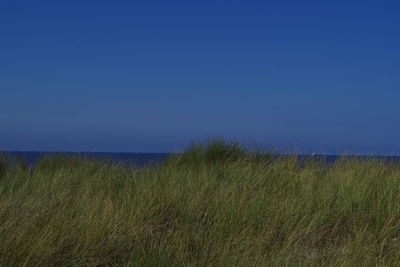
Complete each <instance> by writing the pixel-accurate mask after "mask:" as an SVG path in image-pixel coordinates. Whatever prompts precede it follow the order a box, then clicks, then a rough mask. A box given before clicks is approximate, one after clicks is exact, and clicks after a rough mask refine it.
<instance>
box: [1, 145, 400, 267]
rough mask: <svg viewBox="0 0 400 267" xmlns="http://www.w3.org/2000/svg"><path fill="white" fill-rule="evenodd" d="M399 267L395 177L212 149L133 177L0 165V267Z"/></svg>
mask: <svg viewBox="0 0 400 267" xmlns="http://www.w3.org/2000/svg"><path fill="white" fill-rule="evenodd" d="M399 263H400V165H399V164H396V163H387V162H384V161H381V160H378V159H356V158H351V159H350V158H343V159H340V160H338V161H337V162H336V163H334V164H326V163H324V162H323V161H321V160H312V159H310V160H308V161H307V162H304V163H302V164H299V162H298V160H297V157H296V156H295V155H293V156H291V157H278V156H273V155H271V154H270V153H264V154H263V153H251V152H248V151H246V150H245V149H243V147H242V146H240V144H237V143H229V142H225V141H223V140H216V141H213V142H209V143H206V144H203V145H195V146H193V147H191V148H190V149H188V150H187V151H186V152H185V153H183V154H181V155H174V156H172V157H171V158H169V159H168V160H167V162H166V163H165V164H161V165H157V166H151V167H147V168H141V169H135V168H131V167H127V166H124V165H122V164H115V163H113V164H112V163H108V162H102V161H99V160H92V159H89V158H82V157H74V156H63V155H59V156H57V157H52V158H46V159H43V160H42V161H41V162H39V164H37V165H36V166H35V167H32V168H27V167H26V166H20V165H19V164H14V165H12V164H10V163H9V162H8V161H7V160H5V157H0V266H20V265H24V266H71V265H72V266H285V265H286V266H323V265H331V266H370V265H378V266H382V265H393V266H396V265H397V266H398V265H399Z"/></svg>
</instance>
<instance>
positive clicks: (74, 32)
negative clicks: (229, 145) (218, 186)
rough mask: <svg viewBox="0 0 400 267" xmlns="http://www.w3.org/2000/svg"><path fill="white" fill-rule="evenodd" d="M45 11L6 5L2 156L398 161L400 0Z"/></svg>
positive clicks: (0, 11) (0, 56)
mask: <svg viewBox="0 0 400 267" xmlns="http://www.w3.org/2000/svg"><path fill="white" fill-rule="evenodd" d="M37 2H38V1H25V2H23V1H1V3H0V148H3V149H5V150H24V151H89V152H101V151H114V152H170V151H178V150H180V149H182V148H184V147H185V146H187V145H188V144H189V143H191V142H196V141H199V140H204V139H205V138H207V137H210V136H225V137H227V138H232V139H235V140H239V141H242V142H244V143H245V144H247V145H250V146H258V147H270V146H275V147H278V148H279V149H296V150H297V151H298V152H301V153H302V152H303V153H310V152H322V153H329V154H335V153H341V152H343V150H349V151H350V152H353V153H363V154H386V155H400V142H399V136H400V123H399V116H400V105H399V100H400V49H399V48H400V31H399V29H400V16H399V14H400V4H397V3H396V2H395V1H393V2H389V1H387V2H385V1H365V2H360V1H354V2H352V1H343V2H341V3H339V2H336V3H328V2H327V1H313V2H310V1H309V2H303V1H302V2H303V3H299V2H300V1H292V2H290V1H275V3H274V2H268V4H264V5H261V4H249V2H248V1H233V2H230V3H229V4H226V3H223V2H222V1H217V2H213V3H207V2H201V4H200V2H199V3H197V4H193V3H191V4H190V3H187V2H184V1H182V2H169V1H165V3H156V2H152V3H151V4H149V3H148V4H143V5H140V4H134V3H123V2H122V1H121V2H120V1H118V2H116V1H90V2H89V1H40V3H37ZM83 2H85V3H83ZM132 2H136V1H132ZM146 2H147V1H146ZM167 2H168V3H167ZM322 2H324V3H322Z"/></svg>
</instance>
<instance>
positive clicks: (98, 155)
mask: <svg viewBox="0 0 400 267" xmlns="http://www.w3.org/2000/svg"><path fill="white" fill-rule="evenodd" d="M6 153H7V154H8V155H9V156H11V158H19V159H23V160H24V161H25V162H26V163H28V164H29V165H35V164H36V163H37V162H38V161H39V160H40V159H42V158H43V157H49V156H50V157H51V156H54V155H57V154H59V153H57V152H22V151H18V152H17V151H6ZM63 154H66V155H81V156H88V157H90V158H94V159H101V160H109V161H111V162H119V163H125V164H128V165H132V166H148V165H152V164H157V163H162V162H164V161H165V160H166V159H167V158H168V156H169V155H171V154H170V153H108V152H65V153H63ZM339 157H349V158H351V157H355V158H365V159H368V158H377V159H383V160H386V161H388V162H398V163H399V164H400V156H337V155H299V156H298V158H299V160H300V161H304V160H307V159H310V158H318V159H322V160H325V161H326V162H327V163H334V162H335V161H336V160H337V159H338V158H339Z"/></svg>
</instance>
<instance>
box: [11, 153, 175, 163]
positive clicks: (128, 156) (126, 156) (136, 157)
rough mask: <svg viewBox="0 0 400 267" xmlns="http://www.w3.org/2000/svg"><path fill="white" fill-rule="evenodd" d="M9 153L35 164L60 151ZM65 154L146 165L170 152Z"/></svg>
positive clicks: (158, 161)
mask: <svg viewBox="0 0 400 267" xmlns="http://www.w3.org/2000/svg"><path fill="white" fill-rule="evenodd" d="M6 153H7V155H9V156H10V157H11V158H15V159H23V160H24V161H25V162H26V163H27V164H29V165H35V164H36V163H37V162H38V161H39V160H40V159H42V158H44V157H51V156H55V155H57V154H60V153H58V152H31V151H29V152H27V151H23V152H22V151H18V152H17V151H6ZM62 154H65V155H69V156H72V155H80V156H83V157H86V156H87V157H89V158H93V159H100V160H108V161H111V162H120V163H127V164H129V165H134V166H146V165H151V164H157V163H162V162H164V161H165V160H166V159H167V157H168V156H169V155H170V154H169V153H108V152H63V153H62Z"/></svg>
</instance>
